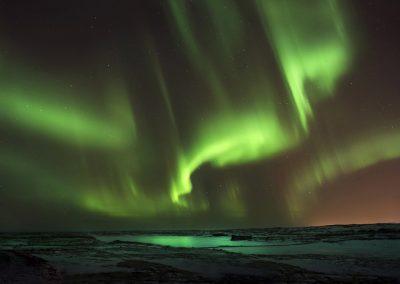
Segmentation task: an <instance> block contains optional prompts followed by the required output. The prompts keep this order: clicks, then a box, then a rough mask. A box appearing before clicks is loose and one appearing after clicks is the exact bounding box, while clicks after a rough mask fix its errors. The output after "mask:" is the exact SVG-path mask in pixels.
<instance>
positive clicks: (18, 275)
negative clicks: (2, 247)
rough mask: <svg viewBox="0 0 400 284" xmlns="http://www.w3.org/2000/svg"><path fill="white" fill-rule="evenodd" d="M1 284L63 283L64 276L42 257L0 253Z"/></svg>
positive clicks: (8, 252) (12, 252)
mask: <svg viewBox="0 0 400 284" xmlns="http://www.w3.org/2000/svg"><path fill="white" fill-rule="evenodd" d="M0 283H62V275H61V273H60V272H59V271H58V270H57V269H56V268H55V267H53V266H51V265H50V264H49V263H48V262H47V261H46V260H44V259H42V258H40V257H36V256H33V255H30V254H27V253H22V252H17V251H11V250H10V251H0Z"/></svg>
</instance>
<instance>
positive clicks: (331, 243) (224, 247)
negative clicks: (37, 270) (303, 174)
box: [0, 224, 400, 283]
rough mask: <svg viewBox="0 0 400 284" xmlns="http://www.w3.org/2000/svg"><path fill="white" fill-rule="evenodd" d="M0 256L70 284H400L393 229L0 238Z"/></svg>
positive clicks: (398, 234) (397, 235) (399, 240)
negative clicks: (33, 264)
mask: <svg viewBox="0 0 400 284" xmlns="http://www.w3.org/2000/svg"><path fill="white" fill-rule="evenodd" d="M232 236H233V237H232ZM234 239H238V240H234ZM0 249H1V250H3V251H5V250H7V251H8V252H7V253H10V252H12V253H17V254H18V253H22V256H21V255H17V257H25V255H34V256H37V257H40V258H42V259H44V260H46V261H48V263H49V264H50V265H51V266H53V267H55V268H56V269H57V270H58V271H59V273H60V275H61V276H60V277H62V278H64V279H67V280H68V279H69V280H71V281H72V282H74V283H75V282H78V283H79V281H81V282H84V283H95V282H88V280H87V279H89V278H90V279H97V280H99V279H101V277H108V278H107V279H109V283H113V281H114V280H115V282H118V281H119V282H118V283H129V279H131V280H132V279H133V280H136V281H138V282H140V281H143V282H146V281H147V280H149V279H150V280H151V279H152V281H158V280H160V279H161V278H157V277H161V275H163V274H164V275H166V274H165V273H167V274H168V273H169V274H168V275H170V276H169V277H170V278H168V279H167V280H168V281H170V282H179V281H189V282H196V281H200V282H203V283H204V282H215V281H225V282H236V281H240V282H243V281H247V282H253V281H272V282H274V281H276V282H280V281H283V282H286V281H289V282H290V281H292V282H306V281H321V282H330V281H341V282H354V281H362V282H369V281H372V282H375V281H381V282H392V281H393V282H396V281H400V224H373V225H345V226H326V227H306V228H269V229H268V228H267V229H247V230H219V231H168V232H166V231H162V232H156V231H154V232H137V231H135V232H91V233H29V234H28V233H27V234H22V233H18V234H12V233H3V234H0ZM3 253H4V252H3ZM1 264H2V263H1V258H0V274H1V269H2V266H1ZM4 267H5V266H4V263H3V269H5V268H4ZM17 270H18V269H17ZM166 271H167V272H166ZM138 273H139V274H138ZM89 276H90V277H89ZM88 277H89V278H88ZM96 277H97V278H96ZM121 277H122V278H121ZM135 277H136V278H135ZM137 277H139V278H137ZM140 277H142V278H140ZM143 277H144V278H143ZM146 277H147V278H146ZM85 279H86V280H85ZM146 279H147V280H146ZM185 279H186V280H185ZM0 280H1V278H0ZM85 281H86V282H85ZM121 281H122V282H121ZM124 281H125V282H124ZM126 281H127V282H126ZM0 282H1V281H0Z"/></svg>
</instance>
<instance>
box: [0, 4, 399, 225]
mask: <svg viewBox="0 0 400 284" xmlns="http://www.w3.org/2000/svg"><path fill="white" fill-rule="evenodd" d="M310 7H312V8H310ZM399 10H400V3H399V2H398V1H395V0H393V1H379V0H376V1H364V0H360V1H333V0H332V1H328V0H326V1H324V0H315V1H314V0H312V1H310V0H308V1H302V0H301V1H298V0H270V1H269V0H259V1H256V0H252V1H249V0H240V1H233V0H204V1H190V0H187V1H185V0H169V1H148V0H146V1H144V0H143V1H110V0H108V1H105V0H100V1H98V0H96V1H89V0H88V1H27V0H26V1H19V0H10V1H6V0H0V157H1V159H0V228H1V230H92V229H143V228H144V229H158V228H163V229H169V228H171V229H177V228H220V227H223V228H227V227H261V226H278V225H279V226H302V225H324V224H336V223H373V222H399V220H400V211H399V210H398V208H400V190H399V186H400V178H399V177H398V174H397V173H398V172H399V170H400V159H399V157H400V131H399V127H400V97H399V90H400V80H399V78H398V67H399V66H400V38H399V34H400V33H399V27H400V17H399V15H398V11H399Z"/></svg>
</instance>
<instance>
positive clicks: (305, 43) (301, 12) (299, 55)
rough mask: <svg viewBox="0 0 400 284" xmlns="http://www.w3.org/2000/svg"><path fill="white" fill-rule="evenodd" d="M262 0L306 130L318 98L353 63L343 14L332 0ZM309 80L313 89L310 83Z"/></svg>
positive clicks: (261, 8) (267, 24) (263, 17)
mask: <svg viewBox="0 0 400 284" xmlns="http://www.w3.org/2000/svg"><path fill="white" fill-rule="evenodd" d="M257 3H258V7H259V12H260V17H261V20H262V22H263V23H264V27H265V31H266V33H267V35H268V37H269V39H270V40H271V44H272V46H273V47H274V50H275V53H276V57H277V60H278V62H279V64H280V66H281V70H282V72H283V76H284V78H285V80H286V82H287V85H288V88H289V90H290V93H291V96H292V99H293V102H294V105H295V108H296V111H297V113H298V117H299V120H300V122H301V125H302V126H303V128H304V129H305V130H306V131H307V130H308V124H307V121H308V119H309V118H310V117H312V115H313V110H312V102H313V100H315V101H318V100H320V99H323V98H324V97H325V96H326V95H330V94H332V90H333V88H334V85H335V83H336V82H337V80H338V79H339V77H340V76H341V75H342V74H343V73H344V72H345V71H346V69H347V67H348V65H349V59H350V58H349V56H350V46H349V42H348V38H347V35H346V33H345V30H344V19H343V15H342V13H341V12H340V9H339V7H338V4H337V2H336V1H333V0H332V1H331V0H322V1H321V0H315V1H314V0H312V1H302V0H296V1H291V0H271V1H262V0H259V1H257ZM308 83H310V87H313V88H308V85H307V84H308Z"/></svg>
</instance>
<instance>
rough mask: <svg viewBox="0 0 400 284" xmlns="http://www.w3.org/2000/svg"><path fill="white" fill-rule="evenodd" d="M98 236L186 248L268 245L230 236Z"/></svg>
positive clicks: (107, 238)
mask: <svg viewBox="0 0 400 284" xmlns="http://www.w3.org/2000/svg"><path fill="white" fill-rule="evenodd" d="M96 238H97V239H99V240H101V241H106V242H112V241H117V240H119V241H128V242H140V243H146V244H153V245H161V246H169V247H184V248H223V247H254V246H265V245H266V242H260V241H251V240H249V241H231V238H230V237H228V236H218V237H215V236H179V235H120V236H96Z"/></svg>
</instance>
